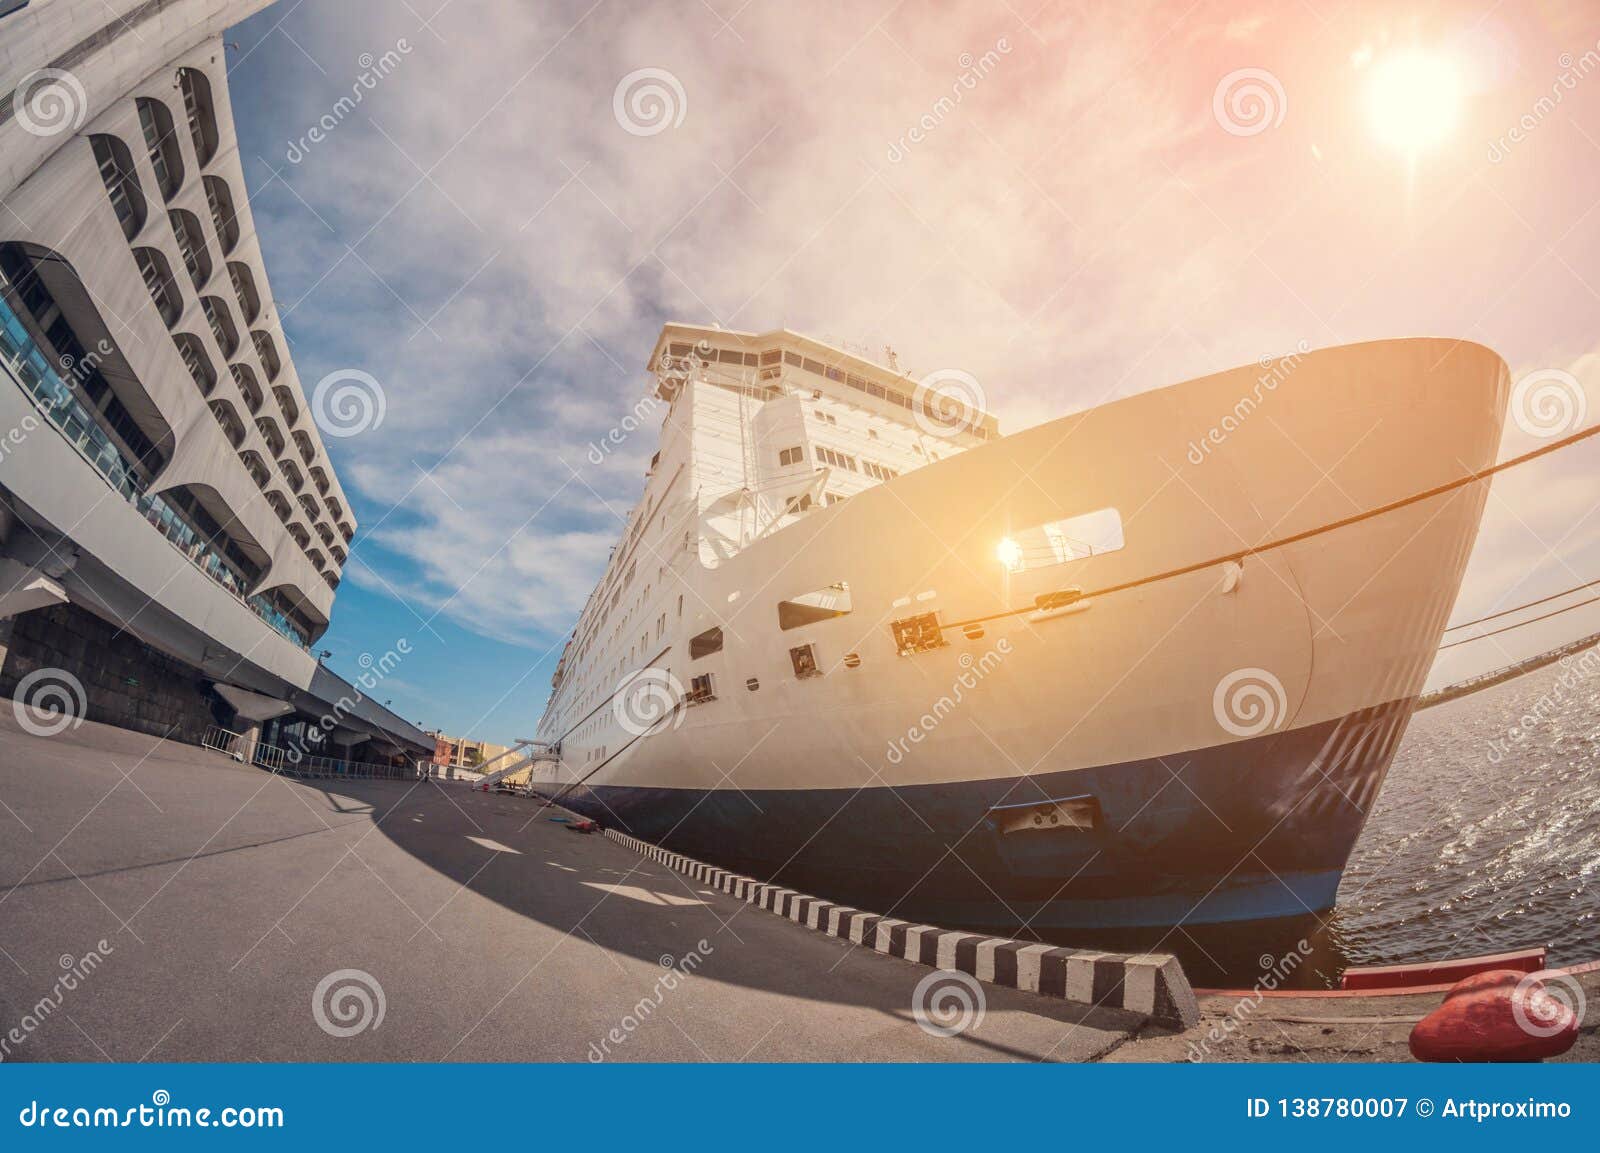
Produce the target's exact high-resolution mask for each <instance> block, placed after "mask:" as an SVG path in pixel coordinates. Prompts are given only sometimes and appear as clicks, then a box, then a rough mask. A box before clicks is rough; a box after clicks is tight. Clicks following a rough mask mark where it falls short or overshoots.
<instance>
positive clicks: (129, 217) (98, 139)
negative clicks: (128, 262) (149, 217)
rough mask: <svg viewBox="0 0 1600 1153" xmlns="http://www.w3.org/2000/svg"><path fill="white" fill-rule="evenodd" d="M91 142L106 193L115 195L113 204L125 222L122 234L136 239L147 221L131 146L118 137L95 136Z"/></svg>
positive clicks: (111, 195) (112, 197)
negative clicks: (130, 149) (129, 148)
mask: <svg viewBox="0 0 1600 1153" xmlns="http://www.w3.org/2000/svg"><path fill="white" fill-rule="evenodd" d="M89 143H90V145H92V146H93V148H94V158H95V162H96V163H97V164H98V165H99V166H100V179H101V180H103V181H104V182H105V186H106V195H108V196H110V197H111V206H112V208H113V209H115V210H116V213H117V220H118V221H120V222H121V224H122V234H123V235H124V236H126V237H127V238H128V239H129V240H132V239H133V238H134V237H135V236H137V235H138V234H139V230H140V229H141V228H143V227H144V221H145V201H144V192H143V191H141V190H140V188H139V174H138V170H137V169H135V168H134V166H133V156H132V154H130V153H129V152H128V146H127V145H126V144H124V143H123V142H122V141H121V140H119V139H117V138H116V137H115V136H91V137H90V138H89Z"/></svg>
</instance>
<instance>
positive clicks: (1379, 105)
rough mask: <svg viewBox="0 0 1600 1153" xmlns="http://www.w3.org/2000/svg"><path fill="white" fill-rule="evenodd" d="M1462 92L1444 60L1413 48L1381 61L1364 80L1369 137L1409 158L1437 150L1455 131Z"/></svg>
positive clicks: (1457, 77) (1454, 68)
mask: <svg viewBox="0 0 1600 1153" xmlns="http://www.w3.org/2000/svg"><path fill="white" fill-rule="evenodd" d="M1461 90H1462V84H1461V74H1460V72H1459V70H1458V68H1457V66H1456V63H1455V61H1453V60H1451V59H1450V58H1449V57H1446V56H1442V55H1438V54H1435V53H1430V52H1423V51H1417V50H1413V51H1406V52H1400V53H1397V54H1395V55H1393V56H1390V57H1388V58H1386V59H1384V60H1381V61H1379V62H1378V64H1377V65H1376V66H1375V67H1374V68H1373V70H1372V75H1371V76H1370V77H1368V80H1367V113H1368V116H1369V118H1370V119H1371V121H1372V131H1373V134H1374V135H1375V136H1377V138H1378V139H1379V140H1380V141H1382V142H1383V143H1384V144H1386V145H1387V146H1389V147H1390V148H1393V149H1395V150H1396V151H1399V152H1404V153H1406V154H1408V155H1410V156H1415V155H1416V154H1417V153H1419V152H1425V151H1428V150H1430V149H1433V148H1437V147H1438V146H1439V145H1441V144H1443V143H1444V142H1445V141H1446V140H1448V139H1449V138H1450V136H1451V135H1452V134H1453V133H1454V132H1455V128H1456V122H1457V120H1458V119H1459V118H1460V114H1461Z"/></svg>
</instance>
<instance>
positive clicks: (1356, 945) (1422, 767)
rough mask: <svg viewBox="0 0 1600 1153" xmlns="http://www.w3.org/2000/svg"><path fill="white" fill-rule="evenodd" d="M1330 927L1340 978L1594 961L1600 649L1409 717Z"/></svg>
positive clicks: (1598, 950) (1599, 876) (1598, 924)
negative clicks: (1459, 961)
mask: <svg viewBox="0 0 1600 1153" xmlns="http://www.w3.org/2000/svg"><path fill="white" fill-rule="evenodd" d="M1330 928H1331V929H1332V930H1333V932H1334V933H1335V934H1336V936H1337V938H1338V941H1339V943H1340V944H1341V945H1342V947H1343V949H1344V950H1345V952H1346V954H1347V956H1348V957H1349V960H1350V962H1351V963H1352V964H1385V963H1389V962H1397V961H1412V960H1421V959H1424V958H1431V957H1436V956H1439V955H1441V954H1443V953H1454V954H1459V955H1472V954H1474V953H1492V952H1501V951H1504V950H1507V949H1515V948H1520V947H1524V946H1528V945H1537V944H1545V945H1548V946H1549V948H1550V962H1551V964H1553V965H1570V964H1575V963H1577V962H1580V961H1590V960H1594V959H1596V958H1600V650H1597V649H1590V650H1588V651H1587V652H1584V653H1580V654H1577V655H1575V656H1572V657H1569V658H1567V659H1566V660H1565V661H1563V662H1561V663H1558V664H1554V665H1551V666H1549V667H1547V668H1544V669H1541V670H1539V671H1538V672H1534V673H1529V674H1528V675H1527V676H1523V677H1519V678H1518V679H1516V680H1513V681H1508V682H1506V683H1505V684H1503V685H1497V686H1496V687H1494V688H1492V689H1485V690H1484V691H1483V692H1480V693H1474V694H1473V695H1471V696H1468V697H1462V698H1461V699H1459V700H1455V701H1450V702H1449V703H1447V704H1443V705H1439V706H1437V707H1435V708H1432V709H1427V710H1425V711H1423V712H1420V713H1418V714H1417V715H1416V716H1415V717H1413V718H1412V721H1411V727H1410V729H1408V730H1407V732H1406V737H1405V741H1404V742H1403V743H1402V745H1401V747H1400V752H1399V754H1398V755H1397V756H1396V757H1395V762H1394V767H1393V768H1392V769H1391V770H1390V772H1389V779H1388V780H1387V782H1385V784H1384V788H1383V792H1382V793H1381V794H1380V795H1379V798H1378V804H1377V806H1376V808H1374V809H1373V812H1372V816H1371V818H1370V819H1369V820H1368V822H1367V827H1366V829H1365V830H1363V832H1362V834H1361V839H1360V840H1359V841H1358V842H1357V843H1356V849H1355V853H1354V854H1353V855H1352V857H1351V858H1350V864H1349V867H1348V868H1347V869H1346V871H1345V875H1344V881H1343V883H1342V884H1341V885H1340V886H1339V904H1338V909H1337V911H1336V913H1335V915H1334V917H1333V920H1332V921H1331V922H1330Z"/></svg>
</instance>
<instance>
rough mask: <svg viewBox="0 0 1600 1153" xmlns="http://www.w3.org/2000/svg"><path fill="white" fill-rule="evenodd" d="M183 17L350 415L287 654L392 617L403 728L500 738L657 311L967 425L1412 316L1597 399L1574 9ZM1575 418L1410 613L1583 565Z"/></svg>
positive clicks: (1588, 76)
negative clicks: (946, 376) (978, 407)
mask: <svg viewBox="0 0 1600 1153" xmlns="http://www.w3.org/2000/svg"><path fill="white" fill-rule="evenodd" d="M228 38H229V40H230V41H232V42H234V46H233V47H231V48H230V50H229V59H230V75H231V81H230V86H231V98H232V102H233V108H234V115H235V118H236V121H237V126H238V132H239V141H240V150H241V156H242V159H243V162H244V169H245V174H246V179H247V182H248V183H249V185H250V195H251V204H252V207H253V211H254V215H255V220H256V225H257V229H258V231H259V233H260V239H261V245H262V249H263V252H264V254H265V258H266V262H267V266H268V273H269V277H270V280H271V287H272V294H273V298H274V301H273V302H274V305H275V307H276V308H277V309H278V312H279V315H280V317H281V319H282V322H283V325H284V328H285V331H286V333H287V335H288V337H289V340H290V343H291V347H292V355H293V357H294V360H295V363H296V365H297V367H298V369H299V373H300V377H301V379H302V381H303V382H305V384H306V385H307V387H308V388H311V387H313V386H314V384H315V382H317V381H319V380H322V379H323V378H324V377H326V376H327V375H328V374H330V373H335V372H346V373H348V372H359V373H364V374H366V375H367V377H368V378H370V379H371V380H372V381H375V382H376V388H377V389H378V390H381V396H382V401H383V404H382V419H381V421H380V422H377V423H370V422H366V421H363V422H362V424H363V426H364V427H363V428H362V430H361V431H360V432H359V433H357V434H356V435H351V436H346V437H332V436H330V437H325V440H326V441H327V443H328V448H329V451H330V453H331V454H332V456H333V460H334V465H335V467H336V469H337V470H338V472H339V475H340V477H341V479H342V480H343V482H344V486H345V489H346V492H347V494H348V495H349V497H350V498H351V500H352V502H353V504H354V510H355V513H356V516H357V517H358V518H359V521H360V526H359V531H358V534H357V537H356V540H355V544H354V548H353V550H352V553H351V559H350V564H349V565H348V567H347V568H346V571H345V579H344V583H343V584H342V585H341V587H340V591H339V595H338V598H337V601H336V605H335V612H334V614H333V625H332V627H331V628H330V630H329V631H328V633H327V634H326V636H325V637H324V639H323V642H322V643H323V645H324V646H325V647H327V648H328V649H330V650H331V651H332V653H333V655H332V656H331V657H330V658H329V659H328V663H329V665H330V667H332V668H333V669H335V671H338V672H341V673H343V674H345V675H347V676H350V675H354V674H355V673H357V672H359V671H360V669H361V668H362V667H363V666H362V665H361V664H360V663H359V662H360V661H361V659H362V657H363V655H364V654H365V655H368V656H373V657H376V656H378V655H380V654H382V653H383V652H385V651H388V650H390V649H392V648H394V647H395V645H396V643H397V641H398V640H399V639H400V638H402V637H403V638H405V639H406V640H407V642H408V644H409V645H410V647H411V649H412V654H411V655H409V656H407V658H406V660H405V662H404V663H403V665H402V666H401V667H400V668H399V669H398V670H397V671H396V673H395V674H394V675H393V676H392V677H391V678H390V679H389V680H387V681H386V682H385V683H384V686H383V689H382V690H381V695H384V696H386V697H387V698H388V699H391V700H392V703H393V707H394V708H395V709H396V710H397V711H398V712H400V713H401V714H402V715H403V716H405V717H406V718H407V719H410V720H414V721H417V722H419V723H421V724H423V725H425V726H427V727H429V728H440V727H442V728H443V729H445V730H446V731H448V732H450V733H452V734H457V735H461V734H465V735H471V736H475V737H480V738H486V739H489V740H494V741H499V742H502V743H504V742H508V741H510V740H512V739H514V738H517V737H523V736H528V735H531V733H532V731H533V729H534V727H535V723H536V721H537V719H538V716H539V713H540V711H541V709H542V707H543V703H544V700H545V698H546V696H547V695H548V692H549V682H550V676H551V673H552V672H553V671H554V667H555V661H556V658H557V657H558V656H559V653H560V648H561V645H562V643H563V640H564V638H565V636H566V634H567V632H568V631H569V630H570V628H571V626H572V623H573V621H574V620H575V618H576V616H577V613H578V612H579V610H580V609H581V608H582V605H583V602H584V599H585V597H586V596H587V595H588V592H589V590H590V589H591V588H592V587H593V585H594V583H595V581H596V579H597V578H598V577H599V575H600V573H601V572H602V570H603V568H604V566H605V563H606V559H607V555H608V550H609V548H610V546H611V544H612V543H613V542H614V541H615V539H616V538H617V536H618V535H619V533H620V531H621V527H622V523H623V520H624V518H625V517H626V515H627V513H628V511H629V510H630V508H631V507H632V504H633V501H634V500H635V498H636V497H637V495H638V493H639V491H640V490H641V488H642V484H643V473H644V468H645V466H646V464H647V463H648V460H649V457H650V455H651V453H652V452H653V451H654V449H655V441H654V435H653V433H650V432H643V433H640V434H638V435H634V436H630V437H627V438H625V439H624V440H623V443H622V444H621V445H620V446H619V447H618V448H617V449H615V451H612V452H609V453H605V454H598V453H596V454H591V452H590V446H591V445H593V444H595V443H597V442H599V441H600V440H602V439H603V438H605V437H606V435H607V433H608V432H609V431H610V430H612V429H616V428H618V427H620V426H621V425H622V423H623V421H624V420H625V418H627V416H628V414H629V413H630V412H631V410H632V409H633V406H634V404H635V403H636V402H637V400H638V398H639V397H640V396H641V395H642V393H643V390H644V389H645V387H646V386H647V381H646V379H645V373H644V362H645V360H646V358H647V356H648V354H649V352H650V349H651V347H652V346H653V344H654V341H655V337H656V334H657V332H658V330H659V328H660V326H661V324H662V323H664V322H665V321H667V320H684V321H690V322H699V323H718V324H721V325H723V326H725V327H728V328H734V329H744V330H754V331H765V330H768V329H772V328H778V327H788V328H791V329H795V330H797V331H801V332H805V333H808V334H810V335H815V336H819V337H822V338H824V339H828V340H831V341H833V342H835V343H839V342H850V343H852V344H855V345H864V346H866V347H869V348H873V349H878V348H881V347H883V346H884V345H892V346H893V347H894V348H895V349H896V351H897V353H898V355H899V361H900V364H901V366H902V367H904V368H908V369H910V370H911V371H912V372H913V373H914V374H918V375H920V374H922V373H924V372H927V371H930V370H934V369H939V368H948V367H953V366H959V367H960V369H961V370H962V371H964V372H968V373H970V374H972V376H973V377H975V378H976V379H977V380H978V381H979V382H980V384H981V387H982V391H983V395H984V397H985V398H986V402H987V406H988V407H989V408H990V409H991V410H992V411H993V412H995V413H996V414H997V415H998V417H999V419H1000V422H1001V426H1002V429H1003V430H1004V431H1016V430H1018V429H1021V428H1026V427H1029V426H1032V425H1035V424H1038V423H1040V422H1043V421H1046V420H1049V419H1052V418H1054V417H1057V416H1060V415H1062V414H1064V413H1067V412H1070V411H1074V410H1077V409H1081V408H1083V407H1087V406H1089V405H1092V404H1095V403H1099V402H1102V401H1104V400H1106V399H1110V398H1115V397H1118V396H1127V395H1132V394H1135V393H1138V392H1141V391H1145V390H1147V389H1150V388H1156V387H1161V386H1164V385H1168V384H1172V383H1176V382H1178V381H1182V380H1186V379H1189V378H1192V377H1196V376H1201V375H1204V374H1206V373H1210V372H1216V371H1220V370H1223V369H1227V368H1232V367H1235V366H1238V365H1243V364H1250V363H1252V362H1256V361H1259V360H1260V359H1261V358H1262V357H1264V356H1272V355H1283V354H1286V353H1288V352H1291V351H1293V350H1295V349H1297V348H1300V347H1304V346H1309V347H1313V348H1315V347H1322V346H1327V345H1334V344H1343V343H1348V342H1353V341H1361V340H1371V339H1377V338H1385V337H1399V336H1417V335H1436V336H1447V337H1453V338H1461V339H1469V340H1475V341H1479V342H1481V343H1484V344H1487V345H1489V346H1490V347H1492V348H1494V349H1496V350H1497V351H1498V352H1499V353H1500V354H1501V355H1502V356H1503V357H1504V358H1505V359H1506V361H1507V362H1508V364H1509V365H1510V366H1511V370H1512V375H1513V378H1514V379H1519V380H1520V379H1522V378H1524V377H1527V376H1528V375H1529V374H1532V373H1540V374H1544V375H1542V376H1540V377H1538V378H1535V379H1538V380H1544V381H1553V382H1554V383H1553V385H1551V389H1552V390H1553V391H1549V392H1548V395H1549V396H1550V397H1551V398H1552V399H1553V400H1554V401H1556V402H1564V403H1565V406H1566V407H1565V410H1564V411H1563V413H1562V414H1560V415H1561V417H1562V418H1563V419H1564V418H1565V417H1566V416H1570V417H1572V418H1573V422H1571V427H1576V423H1575V420H1576V417H1577V416H1578V415H1581V414H1582V413H1584V412H1587V414H1588V415H1589V417H1590V419H1591V420H1593V419H1596V418H1600V323H1597V322H1600V211H1596V209H1597V207H1600V44H1597V42H1600V4H1595V3H1589V4H1578V3H1573V4H1562V5H1541V6H1538V7H1535V6H1534V5H1531V4H1527V5H1525V4H1517V3H1511V2H1509V0H1508V2H1503V3H1494V2H1493V0H1482V2H1478V3H1461V4H1448V3H1440V4H1409V3H1403V2H1400V3H1396V2H1389V3H1374V4H1362V3H1351V4H1337V3H1334V2H1332V0H1307V2H1303V3H1299V4H1293V5H1278V4H1243V3H1207V2H1204V0H1202V2H1199V3H1189V2H1180V3H1175V4H1155V5H1139V4H1132V3H1130V4H1118V5H1093V4H1069V3H1048V2H1047V3H1043V4H1040V3H1038V2H1037V0H1007V2H1005V3H998V4H996V3H948V4H946V3H912V2H905V3H899V4H895V3H888V2H884V0H876V2H856V3H826V2H822V3H807V4H804V5H799V4H793V3H768V2H766V0H748V2H744V3H741V2H740V0H698V2H696V0H684V2H682V3H677V4H665V3H649V2H632V0H630V2H622V0H579V2H578V3H572V4H565V3H539V4H533V3H525V2H520V0H516V2H513V0H404V2H402V3H395V2H393V0H279V3H277V4H275V5H273V6H272V7H269V8H267V9H266V10H264V11H263V12H262V13H260V14H259V15H257V16H255V17H253V18H251V19H250V20H249V21H248V22H246V23H245V24H244V25H242V26H240V27H239V28H236V29H234V30H233V31H232V32H231V33H230V34H229V37H228ZM1586 54H1588V55H1586ZM363 78H365V82H363ZM355 92H359V94H360V99H359V101H357V100H354V99H348V100H344V101H343V103H341V98H344V97H351V96H352V93H355ZM313 129H315V132H313ZM1555 374H1567V375H1555ZM1548 431H1549V429H1548V428H1544V427H1540V426H1538V425H1537V421H1533V422H1532V423H1529V422H1527V421H1524V422H1520V423H1519V422H1517V421H1510V422H1508V432H1507V435H1506V441H1505V444H1504V445H1503V447H1502V454H1503V455H1510V454H1513V453H1517V452H1522V451H1526V450H1527V449H1529V448H1531V447H1535V446H1537V445H1538V444H1540V443H1544V440H1543V439H1542V438H1541V437H1540V436H1539V435H1538V433H1540V432H1545V433H1548ZM1595 444H1596V442H1594V441H1591V442H1588V443H1586V444H1584V445H1581V446H1579V447H1576V448H1574V449H1570V450H1567V451H1566V452H1564V453H1561V454H1558V455H1557V456H1555V457H1552V458H1547V459H1546V460H1544V461H1541V462H1540V463H1538V464H1536V465H1533V466H1530V467H1528V468H1525V469H1521V470H1516V471H1513V472H1511V473H1508V474H1506V475H1504V476H1502V477H1501V478H1500V479H1498V480H1497V481H1496V482H1495V485H1494V488H1493V492H1492V495H1491V497H1490V501H1489V508H1488V511H1487V514H1486V516H1485V520H1484V525H1483V529H1482V532H1481V533H1480V537H1479V543H1478V548H1477V550H1476V552H1475V554H1474V557H1473V561H1472V564H1471V567H1470V569H1469V573H1468V577H1467V581H1466V584H1465V586H1464V588H1463V590H1462V594H1461V598H1460V601H1459V602H1458V605H1457V610H1456V616H1455V618H1454V619H1457V620H1465V619H1468V618H1470V617H1475V616H1478V615H1481V614H1483V613H1487V612H1492V611H1495V610H1496V609H1497V608H1501V607H1506V606H1510V605H1515V604H1520V603H1523V602H1525V601H1527V600H1531V599H1533V598H1535V597H1538V596H1542V595H1545V594H1548V593H1551V592H1556V591H1559V590H1562V589H1566V588H1569V587H1571V586H1573V585H1577V584H1579V583H1580V582H1583V581H1587V580H1591V579H1595V578H1596V577H1600V516H1596V515H1595V504H1596V490H1597V486H1596V485H1595V483H1594V477H1595V475H1596V472H1597V469H1596V465H1597V453H1600V449H1597V448H1596V447H1595ZM592 457H594V458H599V463H594V460H593V459H592ZM1577 599H1581V598H1577V597H1574V598H1570V599H1569V600H1568V601H1561V602H1555V603H1554V604H1553V605H1552V606H1551V607H1560V606H1561V605H1562V604H1566V603H1571V601H1574V600H1577ZM1597 630H1600V606H1592V607H1589V608H1585V609H1579V610H1577V611H1575V612H1571V613H1567V614H1564V615H1562V616H1560V617H1556V618H1554V619H1552V620H1551V621H1548V622H1545V623H1543V624H1539V625H1534V626H1532V627H1530V628H1526V629H1522V630H1519V631H1517V632H1515V633H1511V634H1508V635H1505V636H1501V637H1495V638H1492V639H1489V640H1485V641H1479V642H1476V643H1474V644H1471V645H1464V646H1461V647H1460V648H1457V649H1453V650H1451V651H1450V652H1449V653H1447V654H1445V655H1444V656H1443V657H1441V660H1440V663H1439V664H1438V665H1437V666H1436V668H1435V671H1434V677H1433V683H1444V682H1447V681H1451V680H1455V679H1459V678H1460V677H1462V676H1466V675H1471V674H1474V673H1477V672H1480V671H1483V670H1485V669H1488V668H1493V667H1497V666H1500V665H1504V664H1507V663H1509V662H1511V661H1514V660H1517V659H1520V658H1521V657H1524V656H1527V655H1529V654H1532V653H1535V652H1539V651H1543V650H1546V649H1549V648H1551V647H1554V646H1555V645H1558V644H1561V643H1563V642H1565V641H1567V640H1570V639H1572V638H1574V637H1577V636H1580V635H1583V634H1585V633H1589V632H1594V631H1597Z"/></svg>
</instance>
